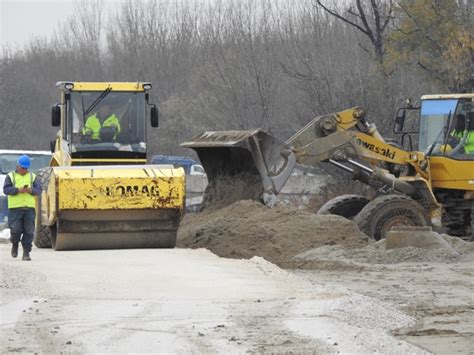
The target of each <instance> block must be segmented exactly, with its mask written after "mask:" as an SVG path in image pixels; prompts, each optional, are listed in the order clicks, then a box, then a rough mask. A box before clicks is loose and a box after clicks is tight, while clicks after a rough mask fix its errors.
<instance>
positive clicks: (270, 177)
mask: <svg viewBox="0 0 474 355" xmlns="http://www.w3.org/2000/svg"><path fill="white" fill-rule="evenodd" d="M181 146H183V147H187V148H192V149H194V150H195V151H196V153H197V154H198V156H199V159H200V161H201V163H202V165H203V167H204V170H205V171H206V173H207V177H208V181H209V183H208V186H207V188H206V191H205V194H204V200H203V208H205V209H216V208H221V207H224V206H226V205H229V204H231V203H233V202H235V201H239V200H248V199H251V200H257V201H263V202H264V203H266V204H271V203H272V202H274V196H275V194H278V193H279V192H280V190H281V189H282V187H283V185H284V184H285V183H286V181H287V180H288V178H289V176H290V174H291V172H292V170H293V168H294V166H295V164H296V159H295V156H294V154H293V152H292V151H291V150H290V149H289V147H288V146H287V145H286V144H285V143H283V142H281V141H280V140H278V139H277V138H274V137H272V136H271V135H269V134H267V133H265V132H262V131H260V130H254V131H219V132H213V131H208V132H204V133H201V134H199V135H197V136H195V137H193V138H192V141H190V142H186V143H183V144H181Z"/></svg>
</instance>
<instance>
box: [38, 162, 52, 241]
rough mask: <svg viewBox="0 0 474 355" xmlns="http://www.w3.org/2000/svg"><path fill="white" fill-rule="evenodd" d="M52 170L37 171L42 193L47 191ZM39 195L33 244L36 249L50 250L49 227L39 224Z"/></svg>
mask: <svg viewBox="0 0 474 355" xmlns="http://www.w3.org/2000/svg"><path fill="white" fill-rule="evenodd" d="M51 172H52V169H51V168H50V167H47V168H43V169H40V170H38V172H37V173H36V176H37V178H38V179H39V183H40V185H41V188H42V190H43V191H47V188H48V184H49V178H50V177H51ZM41 215H42V211H41V195H40V196H39V197H38V210H37V211H36V216H37V218H36V230H35V238H34V240H33V244H34V245H35V246H36V247H37V248H51V247H52V244H51V227H49V226H44V225H42V224H41V217H42V216H41Z"/></svg>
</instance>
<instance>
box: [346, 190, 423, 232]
mask: <svg viewBox="0 0 474 355" xmlns="http://www.w3.org/2000/svg"><path fill="white" fill-rule="evenodd" d="M394 203H402V204H405V205H406V207H407V208H409V209H410V210H413V211H416V212H417V213H418V214H419V216H420V217H421V218H422V219H423V220H424V223H423V225H421V226H430V225H431V220H430V217H429V216H428V213H427V212H426V210H425V209H424V208H423V207H422V206H421V205H420V204H419V203H418V202H416V201H415V200H413V199H412V198H410V197H409V196H406V195H396V194H391V195H383V196H379V197H377V198H375V199H373V200H372V201H370V202H369V203H368V204H367V205H366V206H365V207H364V208H363V209H362V210H361V211H360V212H359V214H357V216H355V217H354V219H353V221H354V223H355V224H356V225H357V226H358V227H359V229H360V231H361V232H363V233H365V234H367V235H368V236H369V237H370V238H372V239H375V240H379V239H380V238H379V237H378V236H374V235H371V232H370V230H371V229H372V228H371V224H372V223H373V218H374V216H376V215H377V212H380V211H381V210H382V209H384V208H385V209H386V208H388V207H386V206H389V205H390V204H394ZM421 226H420V227H421Z"/></svg>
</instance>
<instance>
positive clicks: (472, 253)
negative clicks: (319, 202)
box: [178, 201, 474, 354]
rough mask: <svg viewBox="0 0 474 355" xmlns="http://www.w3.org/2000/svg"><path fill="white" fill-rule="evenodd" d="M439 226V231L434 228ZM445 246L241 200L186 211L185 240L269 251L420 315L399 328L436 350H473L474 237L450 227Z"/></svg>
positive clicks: (273, 257)
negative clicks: (392, 242) (406, 241)
mask: <svg viewBox="0 0 474 355" xmlns="http://www.w3.org/2000/svg"><path fill="white" fill-rule="evenodd" d="M433 233H434V232H433ZM434 235H435V237H436V238H438V240H439V239H441V240H442V241H443V242H442V243H439V245H438V246H437V247H430V248H421V247H413V246H406V247H401V248H394V249H387V248H386V244H385V240H381V241H378V242H375V241H372V240H369V239H368V238H367V237H366V236H365V235H364V234H362V233H361V232H360V231H359V230H358V228H357V227H356V226H355V225H354V224H353V222H351V221H349V220H347V219H345V218H342V217H339V216H331V215H314V214H312V213H309V212H307V211H304V210H299V209H295V208H292V207H283V206H279V207H276V208H273V209H269V208H267V207H265V206H263V205H262V204H260V203H258V202H254V201H239V202H236V203H233V204H231V205H229V206H227V207H225V208H222V209H220V210H212V211H210V210H208V211H205V212H203V213H199V214H189V215H187V216H186V217H185V219H184V220H183V222H182V225H181V227H180V230H179V234H178V246H179V247H189V248H207V249H209V250H210V251H212V252H213V253H215V254H217V255H219V256H221V257H229V258H251V257H253V256H261V257H263V258H265V259H266V260H268V261H270V262H272V263H275V264H277V265H278V266H280V267H283V268H287V269H292V272H294V273H295V274H298V275H299V276H303V277H306V278H307V279H308V280H310V281H312V282H314V283H316V284H323V285H327V286H341V285H342V286H344V287H347V288H348V289H350V290H353V291H356V292H359V293H361V294H364V295H367V296H370V297H374V298H377V299H379V300H382V301H386V302H389V303H391V304H395V305H396V306H397V307H399V309H401V310H403V311H405V312H406V313H408V314H409V315H412V316H414V317H415V318H416V319H418V322H417V324H416V325H415V326H413V327H410V328H404V329H399V330H398V331H396V332H395V335H397V336H398V337H399V338H401V339H405V340H408V341H409V342H412V343H414V344H416V345H418V346H421V347H423V348H424V349H427V350H428V351H430V352H433V353H441V354H443V353H455V352H459V353H473V349H474V348H473V344H474V324H473V322H472V319H474V299H473V296H472V295H473V294H474V263H473V260H474V243H472V242H466V241H463V240H462V239H460V238H457V237H451V236H449V235H441V236H440V235H437V234H436V233H434Z"/></svg>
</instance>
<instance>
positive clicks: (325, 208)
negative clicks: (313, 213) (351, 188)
mask: <svg viewBox="0 0 474 355" xmlns="http://www.w3.org/2000/svg"><path fill="white" fill-rule="evenodd" d="M369 201H370V200H369V199H368V198H367V197H364V196H361V195H351V194H347V195H340V196H337V197H335V198H333V199H331V200H329V201H327V202H326V203H325V204H324V205H322V206H321V208H320V209H319V210H318V212H317V214H335V215H338V216H342V217H345V218H348V219H351V218H353V217H354V216H356V215H357V214H358V213H359V212H360V210H362V208H364V207H365V206H366V205H367V204H368V203H369ZM348 209H349V210H350V211H348ZM354 209H355V210H354Z"/></svg>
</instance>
